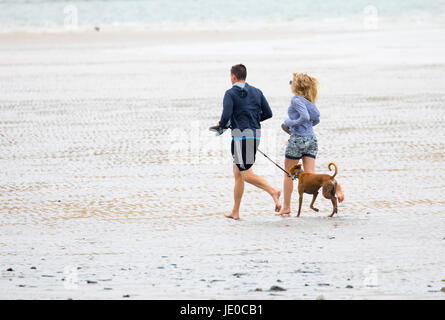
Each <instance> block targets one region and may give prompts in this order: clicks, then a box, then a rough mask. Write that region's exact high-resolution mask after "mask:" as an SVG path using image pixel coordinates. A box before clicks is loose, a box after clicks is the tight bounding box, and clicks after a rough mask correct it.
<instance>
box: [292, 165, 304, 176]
mask: <svg viewBox="0 0 445 320" xmlns="http://www.w3.org/2000/svg"><path fill="white" fill-rule="evenodd" d="M300 169H301V164H296V165H294V166H293V167H292V168H290V170H289V172H290V174H291V175H295V174H296V173H297V171H298V170H300Z"/></svg>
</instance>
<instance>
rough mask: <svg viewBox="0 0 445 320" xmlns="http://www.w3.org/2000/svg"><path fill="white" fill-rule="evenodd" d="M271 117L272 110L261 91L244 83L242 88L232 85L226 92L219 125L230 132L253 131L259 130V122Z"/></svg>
mask: <svg viewBox="0 0 445 320" xmlns="http://www.w3.org/2000/svg"><path fill="white" fill-rule="evenodd" d="M271 117H272V110H271V109H270V107H269V104H268V103H267V100H266V98H265V97H264V95H263V93H262V92H261V90H259V89H257V88H255V87H252V86H250V85H248V84H247V83H246V84H245V85H244V87H243V88H241V87H240V86H238V85H234V86H233V87H232V88H230V89H229V90H227V91H226V93H225V95H224V100H223V112H222V115H221V120H220V121H219V125H220V127H222V128H225V127H230V128H231V129H232V130H233V129H240V130H241V131H243V130H245V129H252V130H255V129H261V125H260V122H261V121H264V120H266V119H269V118H271ZM229 121H230V122H229Z"/></svg>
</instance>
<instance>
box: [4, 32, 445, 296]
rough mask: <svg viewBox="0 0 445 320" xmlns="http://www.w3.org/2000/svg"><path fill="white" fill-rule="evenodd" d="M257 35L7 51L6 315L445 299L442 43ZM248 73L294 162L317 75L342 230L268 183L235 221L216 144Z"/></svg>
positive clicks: (397, 37) (22, 45)
mask: <svg viewBox="0 0 445 320" xmlns="http://www.w3.org/2000/svg"><path fill="white" fill-rule="evenodd" d="M260 32H262V33H261V35H262V36H261V37H260V36H258V35H257V36H252V33H251V32H245V33H242V32H241V33H233V32H232V33H230V32H226V33H224V32H222V33H214V34H212V33H206V34H205V36H203V33H163V34H156V33H142V32H141V33H131V34H125V33H101V32H100V33H82V34H72V35H70V34H54V35H38V34H35V35H27V34H16V35H0V88H1V96H0V145H1V148H0V163H1V168H2V170H1V171H0V214H1V218H0V298H2V299H41V298H43V299H68V298H72V299H122V298H129V299H132V298H135V299H146V298H149V299H158V298H162V299H169V298H171V299H190V298H200V299H246V298H247V299H317V298H324V299H372V298H381V299H394V298H402V299H405V298H415V299H444V298H445V293H444V292H441V291H440V290H441V288H442V287H445V282H441V279H444V278H445V270H444V267H443V266H444V265H445V227H444V226H445V216H444V213H445V212H444V211H445V210H444V208H445V200H444V198H443V190H445V182H444V181H445V161H444V160H445V153H444V143H445V129H444V124H445V122H444V121H445V119H444V118H445V106H444V101H445V87H444V83H445V45H444V43H445V32H444V29H443V28H441V27H438V26H431V27H428V26H421V27H419V26H413V25H401V26H393V27H391V28H381V29H379V30H375V31H361V30H355V31H351V32H346V31H337V32H334V31H330V32H314V33H307V32H305V33H299V32H297V31H296V32H291V31H289V30H288V29H286V30H265V31H260ZM239 62H243V63H245V64H246V65H247V67H248V72H249V74H248V82H249V83H251V84H252V85H255V86H258V87H259V88H261V89H262V91H263V92H264V94H265V95H266V97H267V98H268V100H269V102H270V104H271V107H272V110H273V112H274V117H273V118H272V119H271V120H268V121H266V122H264V126H263V128H264V130H263V139H262V141H261V145H260V148H261V149H262V150H263V151H264V152H266V153H267V154H268V155H269V156H270V157H271V158H274V159H277V160H279V161H280V162H282V161H283V156H284V148H285V145H286V141H287V136H286V134H285V133H284V132H282V131H281V129H280V124H281V122H282V121H283V119H284V118H285V117H286V112H287V107H288V104H289V100H290V92H289V86H288V81H289V78H290V74H291V72H293V71H306V72H308V73H310V74H313V75H315V76H316V77H318V78H319V81H320V83H321V88H320V97H319V101H318V103H317V105H318V107H319V109H320V111H321V123H320V124H319V125H318V126H317V127H316V128H315V129H316V130H315V131H316V134H317V136H318V140H319V157H318V159H317V171H318V172H327V164H328V163H329V162H330V161H334V162H336V163H337V165H338V167H339V174H338V176H337V177H338V181H339V182H340V183H341V184H342V186H343V189H344V191H345V195H346V199H345V202H344V203H343V204H341V205H340V206H339V214H338V215H337V216H335V217H334V218H328V217H327V216H328V215H329V213H330V210H331V205H330V201H328V200H326V199H323V198H322V197H321V198H319V199H318V200H317V202H316V206H317V207H318V208H319V209H320V212H319V213H314V212H313V211H312V210H310V209H309V203H310V197H309V196H306V197H305V200H304V208H303V212H302V215H301V217H300V218H298V219H297V218H295V213H293V215H292V216H291V217H289V218H281V217H277V216H275V215H274V212H273V208H274V206H273V202H272V200H271V198H270V197H269V196H268V195H267V194H265V193H263V192H261V191H259V190H257V189H255V188H253V187H252V186H246V189H245V195H244V198H243V202H242V205H241V219H242V220H241V221H232V220H228V219H225V218H224V216H223V214H224V212H226V211H228V210H230V209H231V205H232V188H233V178H232V164H231V157H230V149H229V146H230V145H229V142H230V137H229V134H228V133H225V134H224V135H223V136H222V137H215V136H214V135H213V133H210V132H208V131H207V128H208V126H210V125H213V124H214V123H215V122H216V121H218V119H219V115H220V112H221V110H222V105H221V101H222V96H223V94H224V91H225V90H226V89H227V88H228V87H229V79H228V73H229V68H230V66H231V65H233V64H235V63H239ZM254 170H255V171H256V172H257V173H259V174H261V175H263V176H265V177H266V178H267V179H268V180H269V181H270V183H271V184H272V185H273V186H275V187H277V188H281V185H282V173H281V172H280V171H279V169H277V168H276V167H275V166H274V165H273V164H272V163H270V162H268V160H267V159H265V158H263V157H262V156H260V155H259V156H258V159H257V162H256V164H255V166H254ZM296 208H297V198H296V197H295V196H294V199H293V210H295V209H296ZM8 270H12V271H8ZM272 286H279V287H281V288H284V289H286V291H270V290H269V289H270V288H271V287H272Z"/></svg>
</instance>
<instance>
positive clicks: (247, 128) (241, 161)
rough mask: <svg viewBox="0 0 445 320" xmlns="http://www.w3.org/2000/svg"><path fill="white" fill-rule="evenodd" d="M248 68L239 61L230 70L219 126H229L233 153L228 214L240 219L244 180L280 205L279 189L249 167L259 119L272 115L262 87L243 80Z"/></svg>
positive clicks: (255, 144) (259, 135)
mask: <svg viewBox="0 0 445 320" xmlns="http://www.w3.org/2000/svg"><path fill="white" fill-rule="evenodd" d="M246 77H247V69H246V67H245V66H244V65H242V64H237V65H235V66H233V67H232V68H231V70H230V79H231V81H232V85H233V86H232V88H231V89H229V90H227V91H226V93H225V95H224V101H223V112H222V115H221V119H220V121H219V122H218V126H219V127H221V128H227V127H230V128H231V129H232V145H231V151H232V157H233V162H234V165H233V175H234V176H235V187H234V191H233V196H234V205H233V209H232V212H231V213H230V214H229V213H227V214H224V215H225V216H226V217H227V218H232V219H235V220H238V219H239V208H240V204H241V198H242V197H243V193H244V182H248V183H250V184H253V185H254V186H256V187H258V188H260V189H263V190H264V191H266V192H267V193H269V194H270V195H271V196H272V199H273V201H274V203H275V211H276V212H279V211H280V209H281V204H280V201H279V199H280V194H281V191H280V190H277V189H275V188H272V187H271V186H270V184H269V183H268V182H267V181H266V180H265V179H264V178H262V177H260V176H258V175H256V174H254V173H253V171H252V165H253V164H254V162H255V155H256V151H257V148H258V145H259V143H260V138H261V125H260V122H261V121H264V120H266V119H269V118H271V117H272V110H271V109H270V107H269V104H268V103H267V100H266V98H265V97H264V95H263V93H262V92H261V90H259V89H257V88H255V87H253V86H250V85H249V84H247V83H246Z"/></svg>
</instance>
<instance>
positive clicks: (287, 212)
mask: <svg viewBox="0 0 445 320" xmlns="http://www.w3.org/2000/svg"><path fill="white" fill-rule="evenodd" d="M288 215H290V208H282V209H281V210H280V212H278V213H277V216H283V217H284V216H288Z"/></svg>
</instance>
